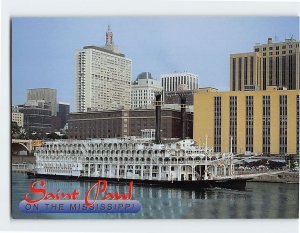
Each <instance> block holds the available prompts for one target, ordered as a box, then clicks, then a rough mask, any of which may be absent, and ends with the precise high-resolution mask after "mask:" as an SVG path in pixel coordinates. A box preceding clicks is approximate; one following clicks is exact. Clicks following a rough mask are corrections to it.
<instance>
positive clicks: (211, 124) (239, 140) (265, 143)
mask: <svg viewBox="0 0 300 233" xmlns="http://www.w3.org/2000/svg"><path fill="white" fill-rule="evenodd" d="M299 95H300V91H298V90H277V88H276V87H267V90H265V91H237V92H234V91H231V92H218V91H217V90H216V89H213V88H207V89H203V90H201V91H199V92H198V93H196V94H195V95H194V130H193V132H194V133H193V135H194V140H196V141H197V142H198V143H200V144H204V143H205V140H206V136H207V142H208V145H209V146H213V147H214V148H215V151H217V152H229V151H230V150H231V148H232V151H233V152H234V153H245V152H247V151H249V152H254V153H259V154H261V153H262V154H286V153H287V154H299ZM231 145H232V147H231Z"/></svg>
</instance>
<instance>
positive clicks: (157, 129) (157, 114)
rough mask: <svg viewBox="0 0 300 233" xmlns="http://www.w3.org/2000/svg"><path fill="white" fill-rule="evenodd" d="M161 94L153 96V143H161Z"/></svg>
mask: <svg viewBox="0 0 300 233" xmlns="http://www.w3.org/2000/svg"><path fill="white" fill-rule="evenodd" d="M160 128H161V93H157V94H156V95H155V143H156V144H160V143H161V137H160Z"/></svg>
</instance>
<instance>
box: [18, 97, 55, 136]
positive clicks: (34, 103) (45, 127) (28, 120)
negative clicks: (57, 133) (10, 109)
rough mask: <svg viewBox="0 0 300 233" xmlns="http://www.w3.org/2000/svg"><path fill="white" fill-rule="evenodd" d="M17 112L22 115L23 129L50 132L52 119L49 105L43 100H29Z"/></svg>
mask: <svg viewBox="0 0 300 233" xmlns="http://www.w3.org/2000/svg"><path fill="white" fill-rule="evenodd" d="M19 111H20V112H22V113H23V114H24V128H25V129H31V130H41V131H44V132H49V131H51V127H52V118H53V117H56V116H51V109H50V105H49V103H47V102H46V101H45V100H29V101H27V102H26V103H25V105H23V106H19Z"/></svg>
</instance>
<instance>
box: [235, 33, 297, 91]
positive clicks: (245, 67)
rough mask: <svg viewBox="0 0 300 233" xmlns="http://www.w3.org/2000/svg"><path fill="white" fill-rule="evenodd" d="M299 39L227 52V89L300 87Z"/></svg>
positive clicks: (270, 39)
mask: <svg viewBox="0 0 300 233" xmlns="http://www.w3.org/2000/svg"><path fill="white" fill-rule="evenodd" d="M299 54H300V53H299V42H298V41H296V40H295V39H292V38H291V39H286V40H285V41H284V42H273V41H272V38H269V39H268V43H267V44H257V45H255V46H254V51H253V52H249V53H240V54H231V55H230V90H231V91H248V90H250V91H254V90H266V88H267V86H277V87H278V88H279V89H287V90H299V89H300V83H299V76H300V62H299V60H300V56H299Z"/></svg>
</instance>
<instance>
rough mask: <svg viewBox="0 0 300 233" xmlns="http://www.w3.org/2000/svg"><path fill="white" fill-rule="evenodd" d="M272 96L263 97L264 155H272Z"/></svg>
mask: <svg viewBox="0 0 300 233" xmlns="http://www.w3.org/2000/svg"><path fill="white" fill-rule="evenodd" d="M270 102H271V100H270V96H263V115H262V122H263V132H262V135H263V138H262V142H263V145H262V147H263V148H262V151H263V154H270V134H271V128H270V123H271V122H270V121H271V109H270V104H271V103H270Z"/></svg>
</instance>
